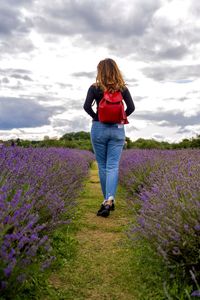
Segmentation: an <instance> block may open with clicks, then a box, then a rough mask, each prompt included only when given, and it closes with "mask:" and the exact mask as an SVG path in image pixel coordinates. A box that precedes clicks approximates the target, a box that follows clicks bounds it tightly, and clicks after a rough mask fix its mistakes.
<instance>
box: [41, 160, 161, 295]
mask: <svg viewBox="0 0 200 300" xmlns="http://www.w3.org/2000/svg"><path fill="white" fill-rule="evenodd" d="M124 197H125V192H124V191H123V189H121V188H120V187H119V189H118V193H117V198H116V210H115V211H113V212H111V214H110V216H109V217H108V218H103V217H97V216H96V211H97V210H98V208H99V206H100V203H101V201H102V194H101V189H100V183H99V178H98V170H97V165H96V164H95V163H94V164H93V166H92V168H91V170H90V177H89V179H88V180H87V182H86V186H85V188H84V191H83V192H82V194H81V197H80V199H79V210H78V214H77V217H76V219H75V221H74V222H75V227H76V231H74V233H73V232H72V234H74V238H73V239H72V240H71V242H72V244H73V242H75V243H76V242H77V244H76V249H77V251H76V255H75V257H74V259H70V260H66V263H65V265H64V267H62V269H61V270H60V271H59V273H56V272H55V273H53V274H51V276H50V278H49V284H50V286H51V288H52V289H54V291H56V293H54V296H53V297H52V298H51V297H50V296H47V297H45V300H47V299H71V300H72V299H73V300H117V299H126V300H129V299H130V300H134V299H137V300H138V299H145V298H146V297H145V298H140V292H139V290H140V289H141V288H140V286H141V284H142V285H143V288H145V282H143V281H142V280H143V279H142V278H141V276H140V275H139V273H138V268H137V262H136V261H135V259H133V248H132V246H131V244H130V241H129V239H128V237H127V236H126V230H127V228H128V226H129V222H130V219H131V218H130V212H129V210H128V209H127V204H126V202H125V199H124ZM72 226H73V225H72ZM133 264H135V267H134V266H133ZM147 277H148V276H147ZM55 295H57V296H56V298H55ZM146 299H156V297H154V298H151V297H150V295H149V296H148V297H147V298H146Z"/></svg>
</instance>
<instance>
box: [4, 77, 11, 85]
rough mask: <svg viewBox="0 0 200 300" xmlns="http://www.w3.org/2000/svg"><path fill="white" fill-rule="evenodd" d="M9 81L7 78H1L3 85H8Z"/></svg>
mask: <svg viewBox="0 0 200 300" xmlns="http://www.w3.org/2000/svg"><path fill="white" fill-rule="evenodd" d="M9 82H10V81H9V79H8V78H7V77H3V78H2V83H5V84H7V83H9Z"/></svg>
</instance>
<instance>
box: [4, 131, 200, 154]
mask: <svg viewBox="0 0 200 300" xmlns="http://www.w3.org/2000/svg"><path fill="white" fill-rule="evenodd" d="M0 145H6V146H21V147H67V148H78V149H83V150H91V151H92V144H91V140H90V133H89V132H85V131H79V132H70V133H65V134H64V135H63V136H62V137H61V138H59V139H57V138H49V137H48V136H45V137H44V139H43V140H40V141H34V140H32V141H31V140H23V139H19V138H18V139H16V140H13V139H12V140H8V141H0ZM124 148H125V149H132V148H137V149H186V148H200V135H197V136H196V137H192V138H190V139H186V138H185V139H183V140H182V141H180V142H177V143H169V142H165V141H157V140H154V139H144V138H139V139H137V140H135V141H132V140H131V139H130V138H129V137H126V141H125V145H124Z"/></svg>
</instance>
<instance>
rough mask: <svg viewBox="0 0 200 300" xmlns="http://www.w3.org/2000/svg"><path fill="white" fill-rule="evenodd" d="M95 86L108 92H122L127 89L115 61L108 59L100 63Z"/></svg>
mask: <svg viewBox="0 0 200 300" xmlns="http://www.w3.org/2000/svg"><path fill="white" fill-rule="evenodd" d="M95 85H96V86H98V87H100V88H101V89H102V90H103V91H105V90H108V91H110V92H114V91H117V90H122V89H123V88H124V87H125V82H124V79H123V77H122V74H121V72H120V70H119V68H118V66H117V64H116V62H115V61H114V60H113V59H111V58H106V59H104V60H101V61H100V62H99V64H98V66H97V77H96V84H95Z"/></svg>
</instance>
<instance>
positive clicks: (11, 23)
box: [0, 1, 34, 56]
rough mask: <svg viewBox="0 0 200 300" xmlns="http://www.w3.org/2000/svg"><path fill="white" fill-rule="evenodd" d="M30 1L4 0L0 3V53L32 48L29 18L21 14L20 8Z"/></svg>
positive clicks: (24, 50) (17, 51) (26, 50)
mask: <svg viewBox="0 0 200 300" xmlns="http://www.w3.org/2000/svg"><path fill="white" fill-rule="evenodd" d="M31 3H32V1H5V2H3V3H2V2H1V3H0V37H1V43H0V53H1V56H2V55H3V54H4V53H6V54H8V53H19V52H28V51H31V50H33V49H34V46H33V44H32V42H31V41H30V40H29V37H28V33H29V32H30V29H31V28H32V27H33V23H32V21H31V19H30V18H27V17H25V16H24V15H23V13H22V11H21V8H22V7H24V6H26V5H28V7H29V8H31Z"/></svg>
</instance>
